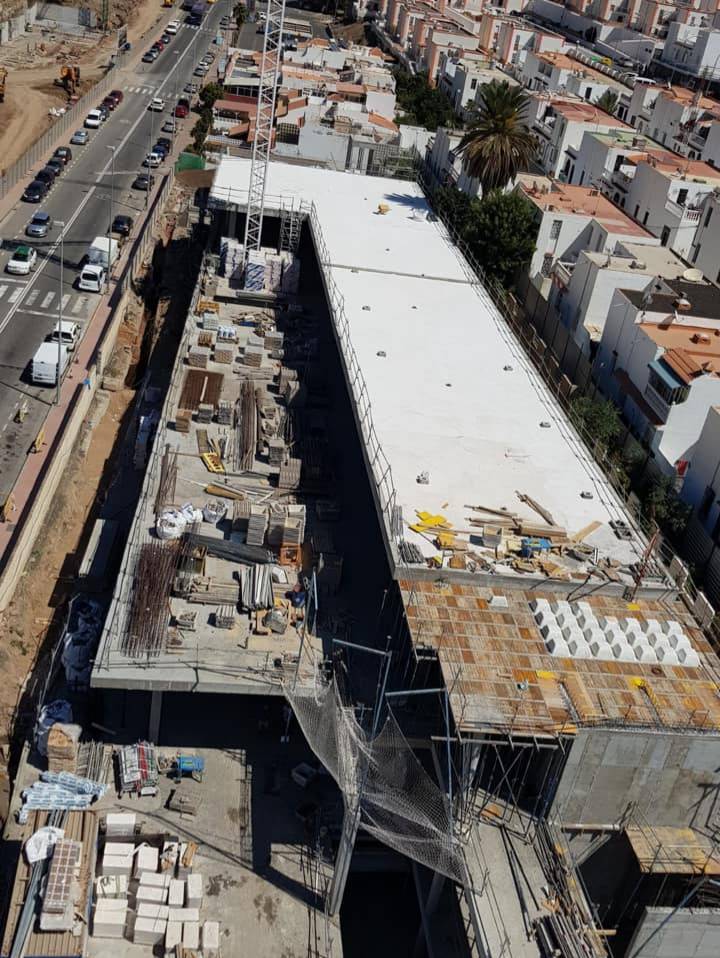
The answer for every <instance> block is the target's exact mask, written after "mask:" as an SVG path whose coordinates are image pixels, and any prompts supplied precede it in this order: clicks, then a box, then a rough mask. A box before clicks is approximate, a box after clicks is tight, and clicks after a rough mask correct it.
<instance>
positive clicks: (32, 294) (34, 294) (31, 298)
mask: <svg viewBox="0 0 720 958" xmlns="http://www.w3.org/2000/svg"><path fill="white" fill-rule="evenodd" d="M39 295H40V290H39V289H33V290H32V291H31V292H30V295H29V296H28V298H27V304H28V306H32V304H33V303H34V302H35V300H36V299H37V298H38V296H39Z"/></svg>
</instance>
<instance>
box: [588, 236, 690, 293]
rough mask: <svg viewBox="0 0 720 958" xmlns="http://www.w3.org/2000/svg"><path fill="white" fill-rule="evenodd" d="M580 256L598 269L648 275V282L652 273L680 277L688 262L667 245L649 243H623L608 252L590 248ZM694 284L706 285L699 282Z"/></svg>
mask: <svg viewBox="0 0 720 958" xmlns="http://www.w3.org/2000/svg"><path fill="white" fill-rule="evenodd" d="M581 255H582V256H583V257H584V258H585V259H588V260H590V262H591V263H594V264H595V265H596V266H599V267H600V268H601V269H607V270H611V271H613V272H618V273H630V274H631V275H633V276H637V275H638V274H640V275H644V274H647V276H648V277H649V278H648V282H650V278H651V277H655V276H662V277H663V279H669V280H676V279H680V278H681V277H682V275H683V274H684V273H685V272H687V268H688V265H687V263H685V262H684V261H683V260H681V259H680V257H679V256H678V255H677V253H673V251H672V250H671V249H668V247H667V246H652V245H650V244H649V243H622V244H620V245H619V246H617V247H616V252H615V253H613V254H611V255H608V254H607V253H595V252H593V251H592V250H583V252H582V254H581ZM696 285H698V286H703V285H707V284H706V283H705V281H701V282H700V283H698V284H696Z"/></svg>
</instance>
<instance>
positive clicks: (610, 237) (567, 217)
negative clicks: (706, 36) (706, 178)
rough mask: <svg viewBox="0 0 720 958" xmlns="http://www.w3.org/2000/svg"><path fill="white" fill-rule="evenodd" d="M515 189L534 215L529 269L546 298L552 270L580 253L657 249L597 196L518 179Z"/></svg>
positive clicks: (524, 175)
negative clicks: (627, 246) (624, 247)
mask: <svg viewBox="0 0 720 958" xmlns="http://www.w3.org/2000/svg"><path fill="white" fill-rule="evenodd" d="M515 189H516V190H517V191H518V192H519V193H521V195H523V196H524V197H525V199H527V200H528V202H530V203H532V204H533V206H534V207H535V209H536V210H537V220H538V236H537V241H536V248H535V252H534V254H533V257H532V260H531V262H530V266H529V275H530V278H531V280H532V282H533V283H534V284H535V285H536V286H537V287H538V288H539V289H541V290H542V291H543V292H549V287H550V278H551V276H552V273H553V268H554V266H555V264H556V263H557V262H558V261H559V262H560V263H562V264H568V265H569V264H574V263H575V262H576V261H577V259H578V257H579V255H580V253H582V252H583V250H592V251H593V252H597V253H611V252H612V251H613V250H614V249H615V248H616V247H617V245H618V243H623V242H629V243H636V244H640V245H644V244H649V245H651V246H656V245H657V242H658V241H657V239H656V238H655V237H654V236H652V235H650V233H648V232H647V230H644V229H643V228H642V227H641V226H640V225H639V224H638V223H636V222H635V221H634V220H632V219H630V217H629V216H627V215H626V214H625V213H623V211H622V210H621V209H618V207H617V206H615V205H614V204H612V203H611V202H610V201H609V200H608V199H607V198H606V197H605V196H603V195H602V193H600V191H599V190H595V189H589V188H587V187H583V186H568V185H567V184H565V183H559V182H557V181H554V180H550V179H548V178H546V177H542V176H540V177H537V176H532V175H530V174H528V173H521V174H520V175H519V176H518V178H517V181H516V184H515Z"/></svg>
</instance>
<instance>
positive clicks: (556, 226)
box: [550, 220, 562, 240]
mask: <svg viewBox="0 0 720 958" xmlns="http://www.w3.org/2000/svg"><path fill="white" fill-rule="evenodd" d="M561 229H562V220H553V221H552V226H551V227H550V239H553V240H556V239H557V238H558V236H560V230H561Z"/></svg>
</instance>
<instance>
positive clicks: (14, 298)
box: [9, 286, 25, 303]
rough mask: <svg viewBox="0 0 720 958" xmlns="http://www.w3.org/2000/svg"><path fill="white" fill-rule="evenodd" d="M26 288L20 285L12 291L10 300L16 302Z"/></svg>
mask: <svg viewBox="0 0 720 958" xmlns="http://www.w3.org/2000/svg"><path fill="white" fill-rule="evenodd" d="M24 289H25V287H24V286H18V288H17V289H14V290H13V291H12V293H10V297H9V302H11V303H16V302H17V301H18V300H19V299H20V297H21V296H22V294H23V291H24Z"/></svg>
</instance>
